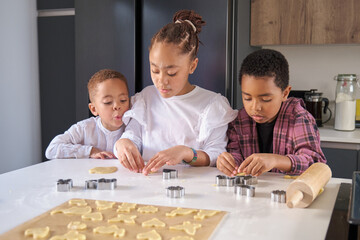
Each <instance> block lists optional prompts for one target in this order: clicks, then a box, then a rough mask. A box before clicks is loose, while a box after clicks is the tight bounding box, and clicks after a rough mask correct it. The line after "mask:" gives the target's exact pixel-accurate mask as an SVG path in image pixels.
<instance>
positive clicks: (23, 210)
mask: <svg viewBox="0 0 360 240" xmlns="http://www.w3.org/2000/svg"><path fill="white" fill-rule="evenodd" d="M4 160H8V161H11V159H3V161H4ZM97 166H117V167H118V168H119V170H118V171H117V172H116V173H113V174H106V175H94V174H89V173H88V170H89V169H91V168H93V167H97ZM169 168H170V167H169ZM171 168H176V169H178V170H179V178H178V179H172V180H163V179H162V172H158V173H154V174H151V175H150V176H144V175H142V174H137V173H132V172H130V171H128V170H126V169H124V168H123V167H122V166H121V165H120V164H119V162H118V161H117V160H95V159H58V160H52V161H48V162H44V163H40V164H37V165H33V166H31V167H27V168H23V169H19V170H16V171H12V172H8V173H5V174H1V175H0V234H1V233H4V232H6V231H8V230H10V229H12V228H14V227H15V226H17V225H19V224H21V223H23V222H25V221H28V220H30V219H32V218H33V217H35V216H37V215H40V214H42V213H44V212H46V211H48V210H49V209H51V208H54V207H55V206H57V205H59V204H61V203H63V202H65V201H67V200H69V199H71V198H85V199H99V200H111V201H118V202H134V203H139V204H152V205H162V206H173V207H175V206H178V207H190V208H200V209H201V208H204V209H216V210H223V211H228V212H229V214H228V215H227V216H226V217H225V219H224V220H223V221H222V222H221V224H220V226H219V227H218V228H217V230H216V231H215V233H214V234H213V237H212V239H221V240H224V239H242V238H244V239H245V238H246V239H276V240H279V239H286V240H288V239H292V240H294V239H299V240H300V239H301V240H304V239H324V238H325V236H326V232H327V228H328V225H329V221H330V217H331V214H332V209H333V206H334V203H335V199H336V196H337V192H338V189H339V186H340V183H341V182H348V183H349V182H350V180H349V179H339V178H332V179H331V180H330V181H329V183H328V184H327V185H326V187H325V191H324V192H323V193H322V194H321V195H320V196H319V197H318V198H317V199H316V200H315V201H314V203H313V204H312V205H311V206H310V207H309V208H305V209H297V208H294V209H290V208H288V207H287V206H286V204H279V203H273V202H271V201H270V192H271V191H272V190H276V189H280V190H286V188H287V186H288V185H289V183H290V182H291V181H292V180H290V179H284V178H283V175H281V174H276V173H266V174H263V175H261V176H260V177H259V178H258V184H257V185H255V186H256V190H255V192H256V193H255V197H254V198H247V197H236V196H235V195H234V192H233V188H232V187H229V188H227V187H217V186H214V183H215V177H216V175H218V174H220V172H219V171H218V170H217V169H216V168H212V167H189V166H181V165H179V166H176V167H171ZM101 177H105V178H117V181H118V187H117V188H116V189H115V190H113V191H110V190H104V191H100V190H84V184H85V181H86V180H90V179H99V178H101ZM67 178H71V179H72V180H73V183H74V188H73V190H72V191H71V192H57V191H56V182H57V180H58V179H67ZM170 185H175V186H176V185H180V186H183V187H184V188H185V196H184V198H181V199H171V198H168V197H166V196H165V188H166V187H167V186H170ZM0 238H1V236H0Z"/></svg>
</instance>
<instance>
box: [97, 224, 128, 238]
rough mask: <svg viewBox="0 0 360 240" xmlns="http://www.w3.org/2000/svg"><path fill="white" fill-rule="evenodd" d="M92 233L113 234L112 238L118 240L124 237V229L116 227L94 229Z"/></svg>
mask: <svg viewBox="0 0 360 240" xmlns="http://www.w3.org/2000/svg"><path fill="white" fill-rule="evenodd" d="M93 232H94V233H100V234H113V236H114V237H120V238H122V237H124V236H125V229H123V228H118V227H117V226H116V225H111V226H100V227H96V228H94V230H93Z"/></svg>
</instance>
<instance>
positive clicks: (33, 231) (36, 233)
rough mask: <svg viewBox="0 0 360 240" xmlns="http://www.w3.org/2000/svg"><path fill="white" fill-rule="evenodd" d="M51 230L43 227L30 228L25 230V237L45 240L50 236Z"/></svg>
mask: <svg viewBox="0 0 360 240" xmlns="http://www.w3.org/2000/svg"><path fill="white" fill-rule="evenodd" d="M49 232H50V228H49V227H43V228H40V227H39V228H29V229H26V230H25V233H24V235H25V237H31V236H32V237H33V239H39V238H45V237H47V236H48V235H49Z"/></svg>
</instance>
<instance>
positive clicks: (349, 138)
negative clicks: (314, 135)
mask: <svg viewBox="0 0 360 240" xmlns="http://www.w3.org/2000/svg"><path fill="white" fill-rule="evenodd" d="M319 132H320V141H322V142H339V143H355V144H360V128H355V130H354V131H339V130H335V129H334V126H331V125H324V126H323V127H319Z"/></svg>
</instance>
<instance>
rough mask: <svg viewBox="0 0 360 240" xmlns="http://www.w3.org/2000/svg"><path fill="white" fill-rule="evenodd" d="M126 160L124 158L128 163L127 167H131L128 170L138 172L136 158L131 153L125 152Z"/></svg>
mask: <svg viewBox="0 0 360 240" xmlns="http://www.w3.org/2000/svg"><path fill="white" fill-rule="evenodd" d="M125 156H126V157H125V158H124V162H126V163H127V165H128V166H129V167H128V169H130V171H135V170H136V166H134V157H133V155H132V153H131V152H128V151H125Z"/></svg>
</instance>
